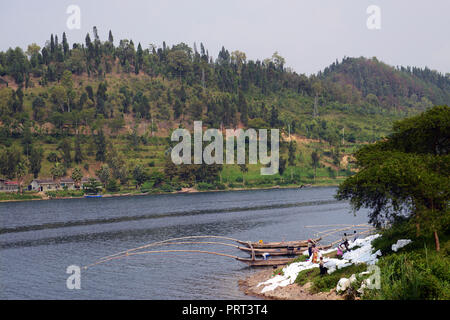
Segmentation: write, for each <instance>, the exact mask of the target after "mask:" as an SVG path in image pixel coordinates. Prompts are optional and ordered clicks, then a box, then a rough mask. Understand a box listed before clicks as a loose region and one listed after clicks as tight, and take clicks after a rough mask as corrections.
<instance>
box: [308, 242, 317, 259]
mask: <svg viewBox="0 0 450 320" xmlns="http://www.w3.org/2000/svg"><path fill="white" fill-rule="evenodd" d="M315 245H316V242H315V241H314V240H312V239H308V254H309V257H310V258H311V256H312V254H313V246H315Z"/></svg>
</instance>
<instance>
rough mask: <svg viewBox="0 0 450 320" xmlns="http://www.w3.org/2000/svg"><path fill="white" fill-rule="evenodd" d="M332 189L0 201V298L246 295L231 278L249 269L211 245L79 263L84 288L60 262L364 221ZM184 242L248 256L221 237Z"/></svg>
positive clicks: (292, 236)
mask: <svg viewBox="0 0 450 320" xmlns="http://www.w3.org/2000/svg"><path fill="white" fill-rule="evenodd" d="M335 192H336V188H311V189H304V190H297V189H283V190H258V191H236V192H234V191H233V192H220V193H219V192H217V193H216V192H214V193H196V194H176V195H151V196H136V197H120V198H105V199H72V200H53V201H33V202H16V203H0V299H251V297H248V296H245V295H244V294H243V293H242V292H240V291H239V288H238V280H239V279H240V278H243V277H245V276H246V275H248V274H249V273H251V272H254V270H253V269H250V268H248V267H247V266H246V265H244V264H243V263H241V262H238V261H236V260H233V259H230V258H226V257H219V256H215V255H207V254H179V253H166V254H152V255H141V256H133V257H128V258H125V259H120V260H116V261H113V262H111V263H106V264H102V265H98V266H96V267H93V268H90V269H88V270H83V271H82V275H81V290H68V289H67V288H66V279H67V277H68V276H69V275H68V274H66V268H67V267H68V266H70V265H78V266H84V265H88V264H90V263H92V262H94V261H96V260H97V259H99V258H101V257H103V256H106V255H110V254H113V253H116V252H119V251H122V250H126V249H130V248H134V247H138V246H141V245H144V244H147V243H150V242H154V241H160V240H164V239H168V238H174V237H184V236H194V235H220V236H226V237H232V238H236V239H242V240H254V241H257V240H260V239H262V240H264V241H280V240H298V239H305V238H308V237H312V236H314V231H312V230H311V229H309V228H305V227H304V226H306V225H320V224H350V223H351V224H359V223H366V222H367V220H368V218H367V212H366V211H360V212H358V213H357V214H356V215H354V214H353V213H351V210H350V206H349V204H348V203H347V202H338V201H336V200H335V199H334V198H333V196H334V194H335ZM327 240H333V239H327ZM203 241H206V240H203ZM180 248H181V247H179V246H178V247H174V246H170V247H164V249H180ZM182 248H185V249H201V250H208V251H218V252H223V253H228V254H232V255H239V256H243V257H246V255H245V254H244V253H240V252H238V250H236V249H234V248H230V247H225V246H218V245H200V244H197V245H195V244H190V245H187V246H183V247H182Z"/></svg>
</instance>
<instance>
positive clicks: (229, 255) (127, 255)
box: [83, 250, 239, 269]
mask: <svg viewBox="0 0 450 320" xmlns="http://www.w3.org/2000/svg"><path fill="white" fill-rule="evenodd" d="M173 252H178V253H206V254H214V255H217V256H223V257H228V258H233V259H238V258H239V257H238V256H233V255H231V254H226V253H220V252H213V251H204V250H154V251H139V252H132V253H126V254H122V255H117V256H113V257H110V258H108V259H104V260H101V261H97V262H94V263H92V264H89V265H87V266H84V267H83V269H87V268H90V267H93V266H96V265H99V264H102V263H106V262H108V261H112V260H117V259H121V258H125V257H130V256H135V255H142V254H148V253H173Z"/></svg>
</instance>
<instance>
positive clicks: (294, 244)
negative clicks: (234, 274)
mask: <svg viewBox="0 0 450 320" xmlns="http://www.w3.org/2000/svg"><path fill="white" fill-rule="evenodd" d="M313 240H314V241H315V242H318V241H320V240H322V238H317V239H313ZM237 242H238V243H240V244H242V245H244V246H246V247H248V248H252V247H253V248H254V249H277V248H285V249H287V248H288V247H292V248H299V247H307V246H308V240H297V241H282V242H267V243H264V242H263V243H259V242H250V241H248V242H245V241H240V240H239V241H237Z"/></svg>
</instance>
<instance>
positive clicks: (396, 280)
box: [363, 222, 450, 300]
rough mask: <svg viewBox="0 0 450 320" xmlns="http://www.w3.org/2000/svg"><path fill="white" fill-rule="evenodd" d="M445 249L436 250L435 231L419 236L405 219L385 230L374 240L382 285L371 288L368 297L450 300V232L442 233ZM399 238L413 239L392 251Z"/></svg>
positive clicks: (366, 295)
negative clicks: (377, 288)
mask: <svg viewBox="0 0 450 320" xmlns="http://www.w3.org/2000/svg"><path fill="white" fill-rule="evenodd" d="M439 237H440V245H441V250H440V251H439V252H438V251H436V250H435V246H434V237H433V236H432V235H428V236H425V235H423V234H422V235H420V236H416V229H415V226H414V225H412V224H410V223H407V222H402V223H399V224H397V225H395V226H394V227H392V228H390V229H388V230H384V231H383V233H382V237H380V238H378V239H376V240H375V241H374V242H373V245H374V246H375V250H378V249H380V250H381V251H382V253H383V256H382V257H381V258H380V259H379V262H378V266H379V267H380V276H381V279H380V280H381V288H380V289H379V290H370V291H368V292H367V293H366V294H365V295H364V297H363V298H364V299H375V300H436V299H439V300H448V299H450V268H449V266H450V241H449V234H448V232H442V233H441V234H440V235H439ZM398 239H411V240H413V242H412V243H410V244H409V245H407V246H406V247H403V248H401V249H400V250H399V251H398V252H392V250H391V245H392V244H393V243H396V241H397V240H398Z"/></svg>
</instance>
